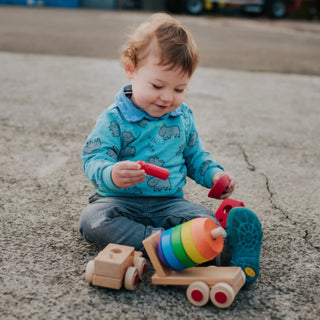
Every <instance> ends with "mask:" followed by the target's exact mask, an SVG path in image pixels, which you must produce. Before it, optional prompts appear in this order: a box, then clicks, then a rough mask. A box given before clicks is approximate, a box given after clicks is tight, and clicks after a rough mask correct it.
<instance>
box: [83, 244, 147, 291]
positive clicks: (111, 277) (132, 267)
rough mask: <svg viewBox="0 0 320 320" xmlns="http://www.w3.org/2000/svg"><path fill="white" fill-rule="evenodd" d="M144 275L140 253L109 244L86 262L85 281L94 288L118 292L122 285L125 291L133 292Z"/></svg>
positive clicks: (129, 248)
mask: <svg viewBox="0 0 320 320" xmlns="http://www.w3.org/2000/svg"><path fill="white" fill-rule="evenodd" d="M145 273H146V260H145V258H143V257H142V252H140V251H135V250H134V248H133V247H129V246H123V245H118V244H113V243H111V244H109V245H108V246H106V247H105V248H104V249H103V250H102V251H100V252H99V254H98V255H97V256H96V257H95V258H94V260H91V261H89V262H88V264H87V267H86V273H85V279H86V281H87V282H89V283H92V284H93V285H94V286H101V287H105V288H111V289H117V290H119V289H120V288H121V287H122V285H123V284H124V287H125V288H126V289H127V290H135V288H136V287H137V285H138V282H139V279H142V278H143V276H144V275H145Z"/></svg>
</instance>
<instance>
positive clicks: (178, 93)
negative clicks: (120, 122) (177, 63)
mask: <svg viewBox="0 0 320 320" xmlns="http://www.w3.org/2000/svg"><path fill="white" fill-rule="evenodd" d="M158 63H159V58H158V56H157V55H156V54H155V53H152V52H151V53H150V54H149V55H148V56H147V57H146V58H145V59H144V61H143V62H141V64H140V65H139V67H138V68H134V67H132V69H130V68H125V73H126V76H127V78H128V79H131V83H132V97H131V100H132V101H133V102H134V104H135V105H136V106H137V107H139V108H140V109H142V110H144V111H145V112H147V113H148V114H149V115H151V116H152V117H161V116H163V115H164V114H166V113H169V112H171V111H173V110H175V109H176V108H178V107H179V106H180V105H181V103H182V102H183V100H184V96H185V91H186V88H187V85H188V83H189V80H190V77H189V76H188V74H187V73H182V72H181V70H180V69H172V70H168V69H167V68H168V67H167V66H161V65H158Z"/></svg>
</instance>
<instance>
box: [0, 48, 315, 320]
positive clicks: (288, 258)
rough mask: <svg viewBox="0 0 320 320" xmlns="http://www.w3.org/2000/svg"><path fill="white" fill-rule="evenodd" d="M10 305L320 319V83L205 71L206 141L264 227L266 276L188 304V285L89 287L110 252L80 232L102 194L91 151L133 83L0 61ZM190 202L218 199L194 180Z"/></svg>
mask: <svg viewBox="0 0 320 320" xmlns="http://www.w3.org/2000/svg"><path fill="white" fill-rule="evenodd" d="M0 69H1V73H0V82H1V87H0V101H2V103H1V105H0V123H1V136H0V141H1V144H0V154H1V156H0V179H1V184H0V190H1V193H0V194H1V201H0V213H1V227H2V230H1V271H0V272H1V286H0V293H1V296H2V298H1V300H0V309H1V313H2V316H3V317H4V318H5V319H66V318H68V319H87V318H91V319H101V318H102V319H208V318H210V319H220V318H222V317H223V318H224V319H235V318H237V319H246V320H247V319H290V320H291V319H303V320H307V319H310V320H311V319H312V320H314V319H316V318H317V317H318V316H319V313H320V303H319V296H320V290H319V288H320V271H319V265H320V259H319V247H320V232H319V207H320V201H319V195H318V191H319V189H320V188H319V187H320V185H319V181H320V177H319V175H320V173H319V156H320V154H319V153H320V150H319V136H320V132H319V131H320V125H319V117H318V116H317V115H318V113H319V110H318V109H319V101H320V91H319V87H320V78H319V77H316V76H299V75H281V74H272V73H257V72H255V73H250V72H237V71H227V70H216V69H209V68H207V69H204V68H200V69H199V70H197V72H196V74H195V76H194V79H193V81H192V84H191V86H190V89H189V92H188V96H187V103H188V104H189V105H190V106H191V107H192V109H193V110H194V114H195V117H196V120H197V122H198V127H199V131H200V134H201V136H202V139H203V142H204V144H205V146H206V147H207V149H208V150H209V151H210V152H212V154H213V155H214V157H215V158H216V159H217V160H218V161H219V162H220V163H221V164H223V165H224V167H225V169H226V170H227V171H230V172H232V173H233V175H234V176H235V177H236V180H237V188H236V190H235V193H234V194H233V196H232V197H233V198H234V199H237V200H241V201H243V202H244V203H245V205H246V206H247V207H248V208H250V209H251V210H253V211H254V212H256V214H257V215H258V216H259V218H260V220H261V222H262V225H263V230H264V241H263V246H262V252H261V274H260V277H259V279H258V281H257V282H256V283H255V284H254V285H253V286H252V287H249V288H247V289H244V290H242V291H241V292H240V293H239V294H238V296H237V297H236V299H235V301H234V303H233V305H232V306H231V307H230V308H228V309H226V310H218V309H217V308H215V307H214V306H213V305H212V304H208V305H207V306H205V307H202V308H196V307H193V306H191V305H189V304H188V302H187V300H186V298H185V288H179V287H174V288H171V287H156V286H152V285H151V283H150V276H151V275H152V273H153V270H152V267H151V265H149V270H148V274H147V277H146V278H145V279H144V280H143V282H142V283H140V284H139V286H138V289H137V290H136V291H135V292H128V291H125V290H120V291H112V290H107V289H101V288H95V287H92V286H90V285H88V284H87V283H85V281H84V277H83V275H84V270H85V266H86V263H87V262H88V261H89V260H90V259H92V258H93V257H94V256H96V254H97V253H98V248H96V247H95V246H92V245H89V244H87V243H86V242H85V241H84V240H83V239H82V238H81V237H80V236H79V234H78V230H77V224H78V218H79V215H80V212H81V210H82V208H83V207H84V206H85V205H86V203H87V198H88V196H89V195H90V194H91V192H92V191H93V189H92V187H91V186H90V184H89V182H88V181H87V180H86V179H85V177H84V174H83V173H82V169H81V163H80V151H81V149H82V146H83V143H84V141H85V139H86V136H87V134H88V133H89V131H90V130H91V128H92V126H93V124H94V122H95V120H96V118H97V116H98V114H100V113H101V111H102V110H103V108H104V107H105V106H106V105H108V104H109V103H111V102H112V99H113V95H114V93H115V92H117V90H118V89H119V88H120V86H121V85H123V84H124V83H126V81H125V79H124V77H123V76H122V72H121V70H120V66H119V63H118V62H117V61H112V60H108V61H104V60H98V59H89V58H75V57H72V58H71V57H57V56H50V55H33V54H28V55H23V54H10V53H0ZM185 191H186V197H187V198H188V199H190V200H192V201H195V202H197V203H201V204H203V205H205V206H208V207H210V208H212V209H213V210H215V209H216V208H217V207H218V206H219V201H216V200H213V199H210V198H208V197H207V193H208V190H205V189H204V188H202V187H200V186H198V185H195V183H194V182H192V181H189V183H188V185H187V187H186V190H185Z"/></svg>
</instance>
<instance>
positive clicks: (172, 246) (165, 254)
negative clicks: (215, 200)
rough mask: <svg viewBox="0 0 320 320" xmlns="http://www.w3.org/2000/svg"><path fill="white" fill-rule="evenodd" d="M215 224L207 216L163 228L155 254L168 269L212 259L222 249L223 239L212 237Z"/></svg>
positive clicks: (194, 264)
mask: <svg viewBox="0 0 320 320" xmlns="http://www.w3.org/2000/svg"><path fill="white" fill-rule="evenodd" d="M217 227H218V226H217V224H216V223H215V222H214V221H213V220H211V219H209V218H196V219H193V220H190V221H187V222H186V223H183V224H180V225H178V226H175V227H173V228H171V229H168V230H165V231H164V232H163V233H162V234H161V237H160V240H159V243H158V246H157V254H158V257H159V259H160V261H161V262H162V263H163V264H165V265H166V266H167V267H169V268H170V269H173V270H175V271H180V270H183V269H186V268H189V267H194V266H196V265H198V264H201V263H204V262H206V261H210V260H212V259H214V258H215V257H216V256H217V255H218V254H219V253H221V251H222V249H223V239H222V237H218V238H217V239H213V238H212V236H211V231H212V230H213V229H215V228H217Z"/></svg>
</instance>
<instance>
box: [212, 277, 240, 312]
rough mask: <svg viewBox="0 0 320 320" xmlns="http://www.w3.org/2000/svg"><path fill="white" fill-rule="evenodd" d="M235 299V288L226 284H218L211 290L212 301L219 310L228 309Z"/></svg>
mask: <svg viewBox="0 0 320 320" xmlns="http://www.w3.org/2000/svg"><path fill="white" fill-rule="evenodd" d="M234 298H235V293H234V290H233V288H232V287H231V286H230V285H229V284H227V283H224V282H220V283H217V284H216V285H214V286H213V287H212V288H211V291H210V299H211V301H212V303H213V304H214V305H215V306H216V307H218V308H228V307H229V306H231V304H232V302H233V300H234Z"/></svg>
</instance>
